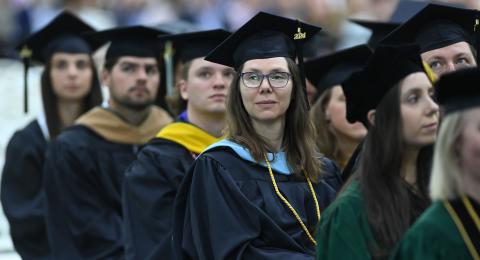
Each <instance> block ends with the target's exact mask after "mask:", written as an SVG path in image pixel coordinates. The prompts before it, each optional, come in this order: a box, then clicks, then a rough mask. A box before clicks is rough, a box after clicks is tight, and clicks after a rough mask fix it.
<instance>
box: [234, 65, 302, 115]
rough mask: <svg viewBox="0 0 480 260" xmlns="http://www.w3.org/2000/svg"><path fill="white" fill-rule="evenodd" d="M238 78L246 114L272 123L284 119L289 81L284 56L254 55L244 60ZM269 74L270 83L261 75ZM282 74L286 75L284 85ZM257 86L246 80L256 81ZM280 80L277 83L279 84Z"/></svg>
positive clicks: (287, 102)
mask: <svg viewBox="0 0 480 260" xmlns="http://www.w3.org/2000/svg"><path fill="white" fill-rule="evenodd" d="M241 72H242V74H243V73H248V74H244V76H242V79H241V80H240V83H239V84H240V95H241V96H242V101H243V105H244V106H245V110H246V111H247V113H248V115H249V116H250V118H251V119H252V121H254V122H258V123H273V122H277V121H279V120H282V121H283V120H284V118H285V112H286V111H287V109H288V106H289V105H290V100H291V95H292V88H293V83H292V79H291V75H290V71H289V69H288V64H287V60H286V59H285V58H283V57H276V58H269V59H256V60H249V61H247V62H245V64H244V66H243V70H242V71H241ZM252 72H253V73H252ZM262 74H263V75H266V74H270V76H269V78H270V83H272V84H273V85H275V86H276V87H272V86H271V85H270V83H269V80H267V77H264V78H263V80H261V79H260V78H261V77H263V75H262ZM285 77H286V78H287V79H288V81H286V84H284V86H281V85H283V84H281V83H284V82H285ZM260 81H261V84H260V85H259V86H256V87H255V84H249V82H260ZM279 83H280V84H279Z"/></svg>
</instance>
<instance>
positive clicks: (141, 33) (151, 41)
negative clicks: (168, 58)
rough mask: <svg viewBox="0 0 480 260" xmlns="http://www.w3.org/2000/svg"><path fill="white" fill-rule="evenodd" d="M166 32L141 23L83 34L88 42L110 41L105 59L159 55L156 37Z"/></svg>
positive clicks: (103, 42)
mask: <svg viewBox="0 0 480 260" xmlns="http://www.w3.org/2000/svg"><path fill="white" fill-rule="evenodd" d="M164 34H167V33H166V32H164V31H161V30H159V29H155V28H152V27H147V26H143V25H137V26H128V27H120V28H114V29H109V30H104V31H99V32H95V33H88V34H85V37H87V39H88V40H89V41H90V42H93V43H95V44H105V43H107V42H110V46H109V47H108V50H107V53H106V54H105V59H106V60H110V59H115V58H118V57H122V56H135V57H155V58H157V57H159V55H160V51H161V47H160V46H159V41H158V39H157V37H158V36H159V35H164Z"/></svg>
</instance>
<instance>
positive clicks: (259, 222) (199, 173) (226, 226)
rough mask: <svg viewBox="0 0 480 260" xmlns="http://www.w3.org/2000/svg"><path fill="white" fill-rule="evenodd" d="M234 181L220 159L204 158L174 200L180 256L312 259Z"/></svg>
mask: <svg viewBox="0 0 480 260" xmlns="http://www.w3.org/2000/svg"><path fill="white" fill-rule="evenodd" d="M295 245H296V243H294V242H292V241H291V238H290V237H289V236H288V235H285V233H284V232H282V231H281V230H280V227H279V226H277V225H276V224H275V223H274V222H273V221H271V219H270V218H269V216H267V215H266V214H265V213H264V212H263V211H261V210H260V209H259V208H258V207H256V206H255V205H254V204H253V203H252V202H250V201H249V199H247V198H246V197H245V195H244V194H243V193H242V192H241V191H240V190H239V188H238V186H236V185H235V181H234V180H233V178H232V177H231V176H230V173H229V172H228V170H227V169H226V168H224V167H223V166H222V165H221V164H220V163H219V162H218V161H216V160H214V159H213V158H209V157H208V156H201V157H199V158H198V159H197V160H196V161H195V163H194V164H193V166H192V168H190V170H189V172H188V174H187V176H186V177H185V179H184V181H183V182H182V185H181V188H180V191H179V194H178V196H177V198H176V201H175V214H174V231H173V248H174V251H175V254H176V258H175V259H200V260H206V259H209V260H214V259H276V260H281V259H289V260H291V259H313V258H314V256H313V254H307V253H305V251H303V250H302V249H301V248H299V247H298V246H295Z"/></svg>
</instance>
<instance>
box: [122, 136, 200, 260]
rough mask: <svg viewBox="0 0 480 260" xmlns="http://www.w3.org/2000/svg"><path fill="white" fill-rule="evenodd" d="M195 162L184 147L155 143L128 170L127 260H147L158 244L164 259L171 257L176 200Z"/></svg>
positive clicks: (125, 192)
mask: <svg viewBox="0 0 480 260" xmlns="http://www.w3.org/2000/svg"><path fill="white" fill-rule="evenodd" d="M192 162H193V155H192V154H190V153H189V152H188V151H187V150H186V149H184V148H183V147H180V146H179V145H176V144H169V143H168V142H167V141H164V142H162V141H154V142H152V143H150V144H149V145H147V146H145V148H144V149H142V150H141V151H140V153H139V154H138V157H137V160H136V161H134V162H133V163H132V164H131V165H130V166H129V168H128V169H127V170H126V176H125V182H124V190H123V213H124V227H125V251H126V258H127V259H146V257H147V256H148V255H149V254H150V253H151V251H152V250H153V249H154V248H155V247H156V246H157V245H159V244H160V246H159V247H161V248H162V254H163V256H164V257H165V259H171V258H172V257H169V256H170V255H171V252H170V251H171V246H170V243H171V242H170V241H171V229H172V222H173V201H174V199H175V195H176V193H177V189H178V186H179V185H180V182H181V180H182V178H183V176H185V173H186V171H187V170H188V167H189V166H190V164H191V163H192Z"/></svg>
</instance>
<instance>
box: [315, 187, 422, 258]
mask: <svg viewBox="0 0 480 260" xmlns="http://www.w3.org/2000/svg"><path fill="white" fill-rule="evenodd" d="M405 188H406V189H408V194H409V199H410V200H411V201H412V204H411V205H412V209H413V210H412V217H411V219H412V223H411V224H413V222H414V221H415V220H416V219H417V218H418V217H419V216H420V214H421V213H422V212H423V211H424V210H425V209H426V208H427V207H428V205H429V203H430V202H429V200H428V199H425V198H422V197H419V196H418V195H416V194H415V193H414V192H413V191H411V189H410V188H409V187H405ZM394 248H395V246H393V247H392V248H380V247H379V245H378V243H377V241H376V239H375V237H374V234H373V231H372V229H371V226H370V224H369V222H368V218H367V212H366V208H365V200H364V198H363V195H362V192H361V187H360V184H359V182H358V181H357V180H354V181H352V182H351V183H350V184H349V186H348V187H346V189H345V191H344V192H343V193H341V194H340V196H339V197H338V198H337V199H336V200H335V202H334V203H332V205H331V206H330V207H329V208H328V209H327V210H326V211H325V213H324V214H323V216H322V219H321V220H320V225H319V227H318V230H317V259H372V257H373V256H372V252H378V253H381V254H384V253H388V254H391V252H393V250H394ZM382 257H383V256H382Z"/></svg>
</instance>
